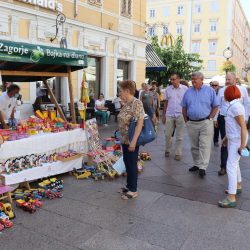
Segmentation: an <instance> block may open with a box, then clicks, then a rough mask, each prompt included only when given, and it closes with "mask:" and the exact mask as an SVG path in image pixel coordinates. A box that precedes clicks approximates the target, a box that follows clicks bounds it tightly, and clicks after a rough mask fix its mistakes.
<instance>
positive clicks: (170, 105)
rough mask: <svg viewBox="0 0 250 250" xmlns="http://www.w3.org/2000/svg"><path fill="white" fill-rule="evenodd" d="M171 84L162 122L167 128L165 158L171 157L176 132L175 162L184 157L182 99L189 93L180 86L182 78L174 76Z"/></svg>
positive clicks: (167, 93)
mask: <svg viewBox="0 0 250 250" xmlns="http://www.w3.org/2000/svg"><path fill="white" fill-rule="evenodd" d="M170 81H171V84H172V85H170V86H168V87H167V89H166V91H165V102H164V109H163V114H162V122H163V124H165V126H166V130H165V136H166V139H165V143H166V146H165V157H169V155H170V151H171V145H172V136H173V133H174V131H175V135H176V149H175V160H177V161H180V160H181V156H182V141H183V133H184V127H185V122H184V119H183V115H182V106H181V101H182V98H183V96H184V94H185V92H186V91H187V89H188V88H187V87H186V86H185V85H182V84H180V76H179V75H178V74H172V75H171V76H170Z"/></svg>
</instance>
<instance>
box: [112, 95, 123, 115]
mask: <svg viewBox="0 0 250 250" xmlns="http://www.w3.org/2000/svg"><path fill="white" fill-rule="evenodd" d="M112 102H113V104H114V105H115V110H116V111H120V110H121V108H122V100H121V98H120V95H119V94H117V95H116V98H115V99H114V100H113V101H112Z"/></svg>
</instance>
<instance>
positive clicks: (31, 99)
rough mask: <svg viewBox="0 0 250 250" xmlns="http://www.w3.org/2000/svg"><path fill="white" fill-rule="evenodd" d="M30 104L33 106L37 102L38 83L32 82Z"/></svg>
mask: <svg viewBox="0 0 250 250" xmlns="http://www.w3.org/2000/svg"><path fill="white" fill-rule="evenodd" d="M29 84H30V103H31V104H33V103H34V102H35V100H36V82H30V83H29Z"/></svg>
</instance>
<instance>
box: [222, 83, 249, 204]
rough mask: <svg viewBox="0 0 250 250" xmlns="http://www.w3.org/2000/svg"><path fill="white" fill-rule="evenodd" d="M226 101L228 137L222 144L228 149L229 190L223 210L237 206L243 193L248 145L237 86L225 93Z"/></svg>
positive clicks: (242, 107)
mask: <svg viewBox="0 0 250 250" xmlns="http://www.w3.org/2000/svg"><path fill="white" fill-rule="evenodd" d="M224 97H225V101H226V102H228V107H227V110H226V114H225V123H226V136H225V137H224V139H223V141H222V143H223V145H225V146H226V145H227V147H228V159H227V176H228V190H226V193H227V194H228V195H227V197H226V198H225V199H224V200H222V201H219V202H218V205H219V206H220V207H223V208H228V207H235V206H236V195H237V194H240V193H241V192H242V186H241V172H240V166H239V161H240V154H241V152H242V150H243V149H245V148H246V145H247V128H246V123H245V110H244V106H243V105H242V103H241V101H240V98H241V92H240V90H239V88H238V87H236V86H235V85H231V86H228V87H227V88H226V90H225V92H224Z"/></svg>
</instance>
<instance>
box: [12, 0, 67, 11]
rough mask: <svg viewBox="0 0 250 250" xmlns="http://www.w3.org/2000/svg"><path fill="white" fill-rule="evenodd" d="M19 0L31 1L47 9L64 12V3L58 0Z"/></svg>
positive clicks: (30, 2) (22, 0) (20, 0)
mask: <svg viewBox="0 0 250 250" xmlns="http://www.w3.org/2000/svg"><path fill="white" fill-rule="evenodd" d="M17 1H19V2H24V3H29V4H32V5H35V6H39V7H42V8H45V9H50V10H54V11H59V12H63V5H62V4H61V3H59V2H58V1H56V0H17Z"/></svg>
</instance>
